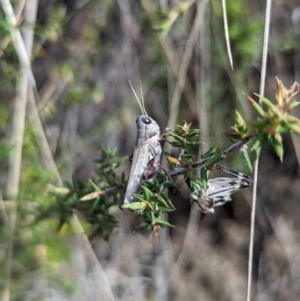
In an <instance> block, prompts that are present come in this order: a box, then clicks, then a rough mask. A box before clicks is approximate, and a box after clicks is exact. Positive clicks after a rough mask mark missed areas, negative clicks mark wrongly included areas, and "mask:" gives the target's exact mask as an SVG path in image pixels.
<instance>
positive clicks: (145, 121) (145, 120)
mask: <svg viewBox="0 0 300 301" xmlns="http://www.w3.org/2000/svg"><path fill="white" fill-rule="evenodd" d="M142 121H143V123H145V124H150V123H151V122H152V121H151V119H150V118H149V117H143V118H142Z"/></svg>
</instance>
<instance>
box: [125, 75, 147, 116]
mask: <svg viewBox="0 0 300 301" xmlns="http://www.w3.org/2000/svg"><path fill="white" fill-rule="evenodd" d="M128 82H129V85H130V87H131V90H132V92H133V94H134V96H135V98H136V100H137V102H138V104H139V106H140V108H141V111H142V114H144V115H146V116H148V115H147V113H146V111H145V109H144V106H142V103H141V102H140V100H139V98H138V96H137V95H136V93H135V90H134V88H133V86H132V84H131V81H130V80H129V81H128Z"/></svg>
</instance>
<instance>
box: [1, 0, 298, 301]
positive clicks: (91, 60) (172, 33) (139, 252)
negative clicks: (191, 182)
mask: <svg viewBox="0 0 300 301" xmlns="http://www.w3.org/2000/svg"><path fill="white" fill-rule="evenodd" d="M0 3H1V13H0V56H1V59H0V96H1V102H0V137H1V141H0V188H1V191H0V192H1V195H0V199H1V201H0V204H1V206H0V224H1V227H0V260H1V262H2V263H1V265H0V289H1V300H4V301H8V300H28V301H32V300H53V301H60V300H231V301H235V300H244V299H245V296H246V286H247V268H248V267H247V260H248V244H249V224H250V210H251V189H245V191H242V192H238V193H236V194H234V196H233V202H230V203H227V204H226V205H225V206H223V207H218V208H217V210H216V213H215V214H210V215H206V216H205V215H203V214H202V215H200V213H197V212H190V211H191V210H190V204H189V192H188V189H187V188H186V187H185V186H184V182H183V181H182V183H181V184H182V185H180V189H181V190H180V192H177V193H176V194H174V195H170V198H171V199H172V201H173V202H174V205H175V207H176V209H177V210H176V211H174V213H172V214H169V216H168V217H166V218H167V219H168V220H169V222H170V223H172V224H173V225H175V228H172V229H171V230H164V231H161V235H160V237H159V238H155V239H152V238H149V237H148V235H147V233H146V232H143V231H140V230H137V229H136V228H135V227H136V226H137V225H138V223H139V219H138V218H137V217H135V216H134V215H133V214H130V213H127V214H122V213H121V212H119V211H118V212H116V214H117V216H118V218H119V219H120V220H121V221H122V223H121V225H122V224H123V225H124V224H126V228H127V229H128V228H130V231H123V229H122V226H120V228H119V229H118V230H116V231H115V232H114V233H113V234H112V235H111V236H110V237H109V239H108V240H103V239H102V238H100V237H93V238H92V239H91V240H90V243H91V244H90V243H89V241H88V240H87V238H86V236H79V235H78V234H77V233H78V232H77V230H78V227H79V231H80V225H81V223H83V226H84V222H83V221H81V223H80V222H79V220H76V221H75V222H73V224H71V226H67V225H66V226H64V227H62V228H60V231H59V232H58V231H57V225H58V223H59V221H58V220H57V218H55V217H53V218H51V219H48V220H45V221H42V222H39V223H37V222H35V218H36V216H37V215H38V213H39V210H40V208H43V207H46V206H47V204H49V203H51V202H53V197H51V196H50V195H49V194H48V192H47V187H48V185H49V184H53V185H59V186H62V183H65V182H66V181H68V182H71V181H72V179H73V180H78V181H88V179H89V178H90V177H91V176H92V175H93V173H94V171H95V163H94V160H95V159H97V158H98V157H99V150H100V147H101V145H105V146H106V147H110V148H115V149H116V150H117V155H119V156H129V155H131V154H132V152H133V145H134V142H135V137H136V124H135V119H136V117H137V116H138V115H139V114H140V108H139V106H138V104H137V101H136V100H135V98H134V95H133V93H132V91H131V89H130V86H129V84H128V80H130V81H131V82H132V84H133V86H134V87H135V89H136V91H137V92H138V91H139V90H140V80H141V81H142V86H143V93H144V99H145V106H146V110H147V112H148V115H149V116H151V117H152V118H154V119H155V120H156V121H157V122H158V123H159V125H160V126H161V129H162V130H163V129H164V128H165V127H167V126H169V127H173V128H174V126H175V124H181V123H182V121H183V120H186V121H187V122H193V127H195V128H200V130H201V132H200V137H199V139H200V140H201V141H203V142H204V143H205V144H203V145H201V147H200V149H199V150H196V152H195V154H197V151H199V153H200V154H201V153H203V152H204V151H206V150H208V148H209V147H211V146H219V147H220V148H221V149H224V148H226V147H227V146H229V145H230V141H229V140H228V139H227V138H226V137H225V135H224V133H223V131H230V127H231V126H233V125H234V114H235V110H236V109H238V110H239V111H240V112H241V113H242V114H243V115H244V116H246V119H247V120H253V118H255V115H254V114H253V111H252V109H251V107H250V105H249V103H248V101H247V99H246V97H245V95H244V93H247V94H252V93H253V92H256V93H258V92H259V82H260V69H261V55H262V41H263V31H264V14H265V2H264V1H258V0H254V1H235V0H227V2H226V6H227V8H226V9H227V18H228V24H229V36H230V43H231V51H232V58H233V68H234V69H232V68H231V66H230V60H229V58H228V53H227V49H226V40H225V32H224V22H223V13H222V3H221V1H204V0H203V1H202V0H180V1H176V0H174V1H173V0H169V1H168V0H160V1H158V0H156V1H155V0H141V1H134V0H113V1H109V0H86V1H85V0H81V1H80V0H73V1H72V0H65V1H59V0H40V1H38V0H14V1H11V4H12V6H13V9H14V16H13V17H14V18H15V22H16V24H15V25H16V26H17V27H16V28H18V29H20V31H21V33H22V39H23V40H24V44H25V47H26V49H27V52H28V54H29V58H30V59H31V61H32V71H33V74H34V78H35V80H36V92H38V96H39V97H37V93H32V89H29V88H28V78H27V76H26V70H25V71H24V66H23V68H22V66H20V63H19V56H18V55H17V54H18V53H22V48H20V49H19V47H20V43H18V41H19V40H18V37H15V35H13V39H12V37H11V34H10V32H11V31H12V32H15V31H14V30H13V29H12V27H11V25H10V24H9V22H8V21H7V20H8V18H9V15H8V13H7V12H8V11H7V6H6V9H5V5H6V4H7V3H10V2H9V1H7V0H1V1H0ZM10 17H11V16H10ZM19 38H20V37H19ZM23 50H24V49H23ZM24 74H25V75H24ZM275 76H278V77H279V78H280V79H281V80H282V81H283V82H284V84H285V85H286V86H287V87H289V86H290V85H292V83H293V82H294V81H297V80H298V81H299V80H300V6H299V1H296V0H286V1H283V0H282V1H280V0H278V1H273V3H272V17H271V29H270V45H269V56H268V69H267V80H266V91H265V96H266V97H268V98H269V99H274V98H275V92H276V84H275ZM34 96H35V97H34ZM295 115H296V116H297V117H298V118H299V117H300V114H299V110H298V111H296V110H295ZM284 146H285V154H284V158H283V162H282V163H281V162H280V160H279V159H278V158H277V157H276V155H275V153H274V151H273V149H272V148H271V147H269V146H268V145H266V146H265V148H264V149H263V152H262V155H261V158H260V164H259V175H258V208H257V218H256V229H255V231H256V234H255V248H254V265H253V283H254V288H253V293H254V296H255V297H254V299H256V300H299V296H300V288H299V285H298V281H299V278H300V252H299V250H300V234H299V233H300V232H299V228H300V221H299V218H298V217H299V213H298V212H299V210H300V206H299V205H300V203H299V200H300V179H299V160H300V139H299V137H296V136H293V137H292V136H291V135H286V136H284ZM174 155H176V153H174ZM222 164H223V165H226V166H227V167H229V168H231V169H234V170H237V171H241V172H244V173H246V174H249V171H248V170H247V167H246V165H245V162H244V161H243V159H242V157H241V156H240V154H239V153H238V152H237V153H235V154H233V155H230V156H229V157H228V158H227V159H226V160H225V161H223V162H222ZM129 170H130V164H129V162H128V160H125V163H124V164H123V165H122V166H121V167H120V173H121V172H122V171H124V172H125V173H126V174H127V175H129ZM212 174H213V173H212ZM91 246H92V248H91ZM93 250H94V251H95V254H96V257H95V254H94V252H93ZM99 263H100V264H99Z"/></svg>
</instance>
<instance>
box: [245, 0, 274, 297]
mask: <svg viewBox="0 0 300 301" xmlns="http://www.w3.org/2000/svg"><path fill="white" fill-rule="evenodd" d="M271 8H272V0H267V4H266V15H265V29H264V43H263V54H262V67H261V78H260V89H259V95H260V96H261V97H263V96H264V92H265V81H266V73H267V58H268V46H269V36H270V23H271ZM261 97H260V99H259V104H260V105H261V106H262V99H261ZM258 164H259V163H258V158H257V159H256V161H255V164H254V179H253V195H252V209H251V227H250V242H249V259H248V282H247V301H250V300H251V291H252V270H253V248H254V232H255V211H256V201H257V178H258Z"/></svg>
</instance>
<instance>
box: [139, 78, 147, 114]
mask: <svg viewBox="0 0 300 301" xmlns="http://www.w3.org/2000/svg"><path fill="white" fill-rule="evenodd" d="M140 87H141V95H142V106H143V109H144V112H145V115H146V116H148V114H147V111H146V108H145V101H144V94H143V86H142V81H141V80H140Z"/></svg>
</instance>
